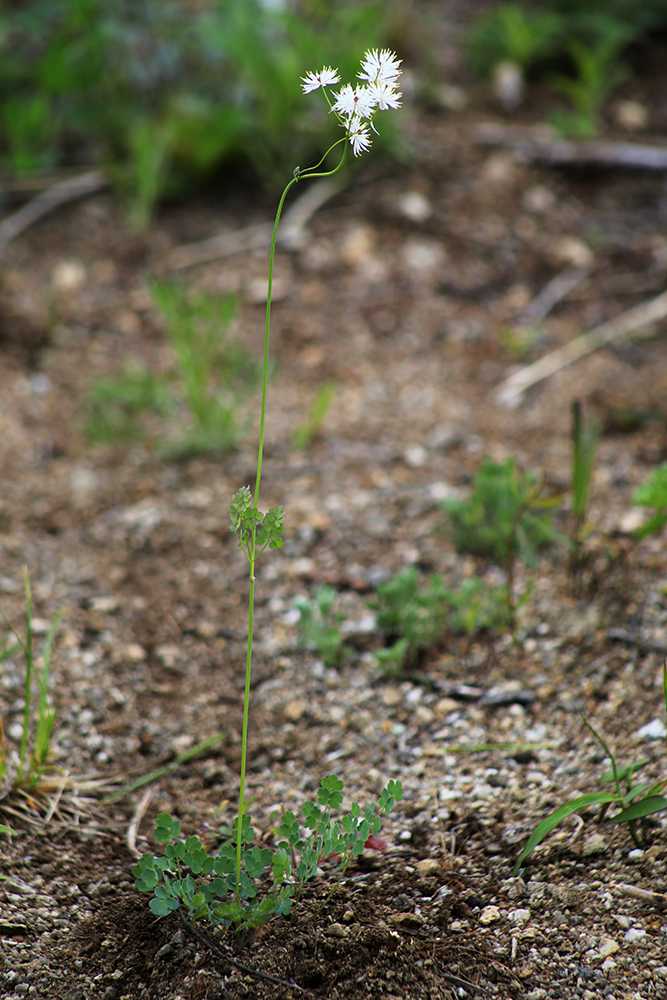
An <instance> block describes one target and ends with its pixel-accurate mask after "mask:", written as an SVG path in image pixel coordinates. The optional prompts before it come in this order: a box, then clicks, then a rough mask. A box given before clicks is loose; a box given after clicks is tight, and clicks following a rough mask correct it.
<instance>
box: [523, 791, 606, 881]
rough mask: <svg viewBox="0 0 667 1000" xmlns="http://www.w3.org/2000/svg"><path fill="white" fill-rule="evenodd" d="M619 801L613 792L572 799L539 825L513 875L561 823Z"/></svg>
mask: <svg viewBox="0 0 667 1000" xmlns="http://www.w3.org/2000/svg"><path fill="white" fill-rule="evenodd" d="M617 801H618V799H617V796H616V795H614V794H612V793H611V792H588V793H587V794H586V795H580V796H579V798H576V799H572V801H571V802H566V803H565V805H564V806H559V807H558V809H555V810H554V811H553V812H552V813H550V814H549V815H548V816H547V817H546V819H543V820H542V822H541V823H538V824H537V826H536V827H535V829H534V830H533V832H532V833H531V835H530V837H529V838H528V841H527V842H526V846H525V847H524V848H523V850H522V851H521V854H520V855H519V857H518V858H517V860H516V864H515V865H514V869H513V871H512V875H516V873H517V872H518V870H519V868H520V867H521V862H522V861H524V859H525V858H527V857H528V855H529V854H530V853H531V852H532V851H533V850H534V848H535V847H537V845H538V844H539V843H541V842H542V841H543V840H544V838H545V837H546V836H547V834H549V833H551V831H552V830H553V829H554V828H555V827H557V826H558V824H559V823H562V822H563V820H564V819H567V817H568V816H571V815H572V813H575V812H578V811H579V810H580V809H585V808H586V807H587V806H594V805H604V804H605V803H609V802H617Z"/></svg>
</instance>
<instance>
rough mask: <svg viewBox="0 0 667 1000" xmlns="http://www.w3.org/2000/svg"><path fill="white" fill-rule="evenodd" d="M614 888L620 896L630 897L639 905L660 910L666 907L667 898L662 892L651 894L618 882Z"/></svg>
mask: <svg viewBox="0 0 667 1000" xmlns="http://www.w3.org/2000/svg"><path fill="white" fill-rule="evenodd" d="M614 888H615V889H616V891H617V892H619V893H620V894H621V896H630V897H631V898H632V899H638V900H639V901H640V902H641V903H650V904H651V906H657V907H659V908H660V909H661V910H662V909H665V907H667V896H665V895H664V893H662V892H651V891H650V890H649V889H640V888H638V887H637V886H636V885H626V884H625V883H624V882H619V883H618V884H617V885H615V886H614Z"/></svg>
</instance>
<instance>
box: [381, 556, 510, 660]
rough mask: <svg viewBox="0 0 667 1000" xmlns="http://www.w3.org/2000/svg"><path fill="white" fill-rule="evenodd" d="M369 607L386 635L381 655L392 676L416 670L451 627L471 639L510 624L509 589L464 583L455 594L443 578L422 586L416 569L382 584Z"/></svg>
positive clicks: (409, 569) (465, 581)
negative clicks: (425, 652) (421, 658)
mask: <svg viewBox="0 0 667 1000" xmlns="http://www.w3.org/2000/svg"><path fill="white" fill-rule="evenodd" d="M368 606H369V608H371V609H372V610H373V611H375V613H376V616H377V624H378V627H379V628H380V630H381V631H382V632H383V634H384V637H385V642H386V645H385V647H384V648H382V649H377V650H376V651H375V657H376V659H377V661H378V664H379V666H380V667H381V669H382V672H383V673H384V674H386V675H387V676H388V677H398V676H399V675H400V674H401V673H402V672H403V671H404V670H405V669H406V668H407V669H410V668H412V667H414V665H415V663H416V661H417V658H418V656H419V653H420V652H421V651H422V650H423V649H424V648H425V647H426V646H428V645H429V643H432V642H435V641H437V640H438V638H439V637H440V636H441V635H442V633H443V632H444V631H445V629H451V630H452V631H453V632H463V633H464V634H466V635H468V636H471V635H473V634H474V633H475V632H481V631H487V630H488V631H490V630H494V629H500V628H504V627H505V626H507V625H508V624H509V623H510V614H509V612H508V602H507V588H506V587H487V586H485V585H484V584H483V583H482V582H481V581H480V580H464V581H463V582H462V583H461V585H460V586H459V587H458V589H456V590H450V589H449V588H447V587H445V585H444V583H443V580H442V577H440V576H438V575H434V576H431V577H430V578H429V579H428V580H427V581H426V582H425V583H421V582H420V579H419V574H418V572H417V570H416V569H415V568H414V567H413V566H411V567H409V568H408V569H404V570H402V571H401V572H400V573H398V574H397V575H396V576H394V577H392V578H391V579H390V580H387V582H386V583H382V584H380V586H379V587H378V589H377V594H376V595H375V597H373V598H371V599H370V600H369V601H368Z"/></svg>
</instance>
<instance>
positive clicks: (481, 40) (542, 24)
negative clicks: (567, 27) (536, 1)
mask: <svg viewBox="0 0 667 1000" xmlns="http://www.w3.org/2000/svg"><path fill="white" fill-rule="evenodd" d="M562 30H563V21H562V19H561V18H560V17H559V16H558V15H557V14H555V13H553V12H549V11H545V12H544V13H542V12H539V11H531V12H530V13H528V12H526V11H525V10H524V9H523V7H521V6H520V5H519V4H515V3H505V4H501V5H500V6H498V7H496V8H495V9H494V10H492V11H491V12H490V13H489V14H485V15H483V16H482V17H480V18H478V19H477V21H476V22H475V24H474V26H473V28H472V31H471V33H470V35H469V37H468V40H467V43H466V52H467V56H468V62H469V63H470V66H471V69H472V70H473V71H474V72H475V73H476V74H477V75H478V76H480V77H485V76H488V75H489V74H490V73H491V72H492V71H493V69H494V67H495V66H497V65H498V63H501V62H504V61H507V62H512V63H515V64H516V65H517V66H520V67H521V68H522V69H523V70H529V69H531V68H532V67H533V66H534V65H535V64H536V63H538V62H539V61H540V60H541V59H543V58H545V57H548V56H549V55H551V54H552V53H553V52H554V50H555V49H556V47H557V45H558V41H559V38H560V35H561V33H562Z"/></svg>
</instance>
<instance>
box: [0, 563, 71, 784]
mask: <svg viewBox="0 0 667 1000" xmlns="http://www.w3.org/2000/svg"><path fill="white" fill-rule="evenodd" d="M23 584H24V588H25V600H26V612H25V622H26V637H25V640H23V639H22V638H21V636H20V635H19V633H18V632H17V631H16V629H15V628H14V626H13V625H11V623H10V622H9V621H8V620H7V618H6V617H5V615H4V614H3V616H2V617H3V618H4V619H5V623H6V625H7V627H8V629H9V632H10V633H11V634H12V635H13V636H14V639H15V640H16V645H13V646H9V645H8V643H9V635H6V636H5V639H4V642H3V647H2V650H1V651H0V663H4V662H6V661H7V660H9V659H11V658H12V657H14V656H16V655H17V654H19V655H20V656H21V657H22V658H23V663H24V669H25V683H24V688H23V702H24V704H23V725H22V729H21V738H20V741H19V748H18V754H17V756H16V761H15V764H14V770H15V773H14V774H13V775H11V776H10V762H9V761H8V760H7V747H6V743H5V736H4V730H3V729H2V724H1V723H0V787H3V786H4V785H5V782H6V781H7V780H9V784H10V789H12V790H14V791H23V792H38V791H39V786H40V782H41V780H42V778H43V776H44V774H45V772H46V771H47V770H48V769H49V768H50V764H49V756H50V751H51V733H52V731H53V724H54V722H55V718H56V710H55V708H53V707H52V704H51V701H50V698H49V676H50V673H51V654H52V651H53V643H54V640H55V635H56V631H57V628H58V625H59V624H60V617H58V618H56V619H55V620H54V621H53V622H52V623H51V625H50V627H49V630H48V632H47V634H46V638H45V640H44V646H43V649H42V656H41V661H42V662H41V666H38V665H37V663H36V662H35V655H34V648H33V615H32V591H31V588H30V578H29V576H28V570H27V569H26V568H25V567H24V568H23ZM35 685H36V688H37V719H36V722H35V721H34V719H33V712H32V708H33V688H34V686H35Z"/></svg>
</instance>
